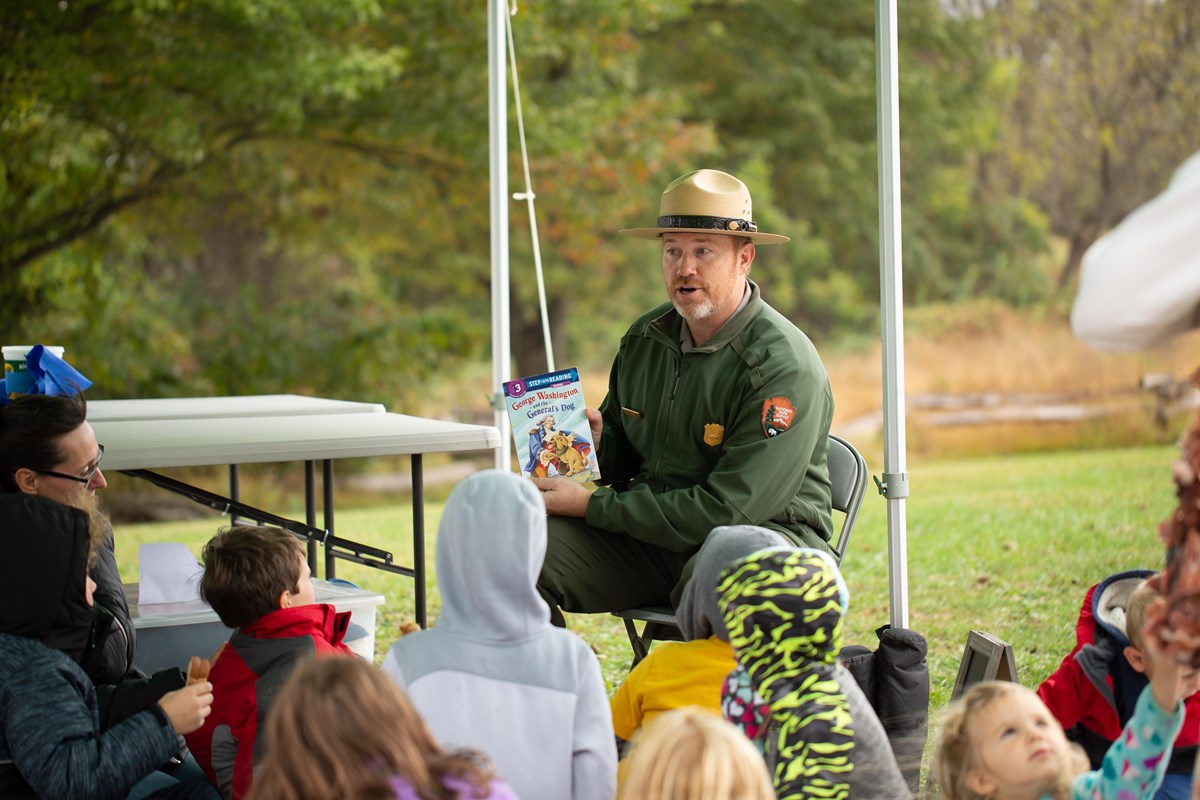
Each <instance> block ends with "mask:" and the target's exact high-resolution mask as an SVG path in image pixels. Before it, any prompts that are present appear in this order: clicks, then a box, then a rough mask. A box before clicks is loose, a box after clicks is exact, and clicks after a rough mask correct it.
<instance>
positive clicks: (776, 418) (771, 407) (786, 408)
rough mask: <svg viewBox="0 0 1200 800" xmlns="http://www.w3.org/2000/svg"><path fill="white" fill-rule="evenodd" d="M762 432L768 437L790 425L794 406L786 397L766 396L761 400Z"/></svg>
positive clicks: (794, 413) (794, 412)
mask: <svg viewBox="0 0 1200 800" xmlns="http://www.w3.org/2000/svg"><path fill="white" fill-rule="evenodd" d="M762 419H763V433H765V434H766V435H767V438H768V439H770V438H771V437H773V436H778V435H779V434H781V433H783V432H784V431H786V430H787V429H788V428H790V427H792V421H793V420H794V419H796V407H795V406H794V405H792V401H791V400H788V399H787V398H786V397H782V396H779V397H768V398H767V399H766V400H764V401H763V417H762Z"/></svg>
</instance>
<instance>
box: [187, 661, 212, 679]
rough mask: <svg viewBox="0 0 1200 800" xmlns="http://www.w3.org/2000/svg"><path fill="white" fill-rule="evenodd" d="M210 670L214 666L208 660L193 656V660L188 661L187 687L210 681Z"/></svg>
mask: <svg viewBox="0 0 1200 800" xmlns="http://www.w3.org/2000/svg"><path fill="white" fill-rule="evenodd" d="M210 669H212V664H211V663H210V662H209V660H208V659H207V658H201V657H200V656H192V658H191V660H190V661H188V671H187V683H186V684H185V685H186V686H191V685H193V684H196V683H203V682H204V681H206V680H208V671H209V670H210Z"/></svg>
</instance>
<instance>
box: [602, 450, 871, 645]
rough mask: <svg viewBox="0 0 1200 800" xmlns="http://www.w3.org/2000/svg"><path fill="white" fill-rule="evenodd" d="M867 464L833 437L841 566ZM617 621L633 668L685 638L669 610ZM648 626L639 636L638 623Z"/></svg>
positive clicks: (626, 614)
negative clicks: (662, 644)
mask: <svg viewBox="0 0 1200 800" xmlns="http://www.w3.org/2000/svg"><path fill="white" fill-rule="evenodd" d="M867 476H868V473H867V462H866V461H865V460H864V459H863V457H862V456H861V455H860V454H859V452H858V451H857V450H855V449H854V445H852V444H850V443H849V442H847V441H846V440H845V439H843V438H842V437H840V436H836V435H834V434H832V433H831V434H829V483H830V495H831V498H832V506H833V510H834V511H840V512H842V514H844V515H845V516H844V517H843V518H842V527H841V529H840V530H839V531H838V535H837V540H836V541H835V542H833V543H832V544H831V548H832V550H833V556H834V558H835V559H837V562H838V564H841V563H842V558H844V557H845V555H846V547H847V546H848V545H849V544H850V534H851V533H852V532H853V531H854V523H855V522H856V521H857V520H858V509H859V506H861V505H862V501H863V495H864V494H865V493H866V490H867ZM612 613H613V616H614V617H620V618H621V619H622V620H624V622H625V632H626V633H627V634H628V635H629V646H630V647H632V648H633V664H632V666H633V667H636V666H637V664H638V662H639V661H641V660H642V659H643V658H645V657H646V654H647V653H648V652H650V645H651V643H653V642H656V641H676V642H677V641H680V640H681V639H682V638H683V634H682V633H681V632H680V630H679V625H678V623H677V621H676V619H675V611H674V609H672V608H670V607H669V606H647V607H644V608H627V609H625V610H624V611H614V612H612ZM638 622H641V623H644V624H643V625H642V630H641V631H640V632H639V631H638V629H637V623H638Z"/></svg>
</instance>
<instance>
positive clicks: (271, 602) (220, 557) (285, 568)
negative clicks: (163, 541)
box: [187, 526, 354, 800]
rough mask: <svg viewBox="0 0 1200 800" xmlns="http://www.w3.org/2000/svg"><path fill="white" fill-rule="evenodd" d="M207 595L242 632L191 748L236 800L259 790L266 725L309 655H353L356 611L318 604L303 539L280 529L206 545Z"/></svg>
mask: <svg viewBox="0 0 1200 800" xmlns="http://www.w3.org/2000/svg"><path fill="white" fill-rule="evenodd" d="M203 556H204V577H203V578H202V579H201V581H200V595H201V597H203V598H204V600H205V601H206V602H207V603H208V604H209V605H211V606H212V608H213V610H214V611H216V612H217V616H219V617H220V618H221V622H223V623H225V624H226V625H227V626H229V627H230V628H233V629H234V634H233V635H232V636H230V637H229V642H228V643H226V645H225V646H224V648H223V649H222V650H221V653H220V656H219V657H218V658H217V660H216V662H215V663H214V664H213V666H212V671H211V672H210V673H209V676H208V679H209V682H211V683H212V685H213V704H212V714H210V715H209V717H208V719H207V720H205V723H204V726H203V727H201V728H200V729H199V730H197V731H195V732H194V733H190V734H188V736H187V743H188V748H189V749H190V750H191V751H192V755H193V756H195V758H196V761H197V762H198V763H199V764H200V766H201V767H202V768H203V769H204V772H205V773H206V774H207V775H208V777H209V779H210V780H211V781H213V783H214V784H216V786H217V788H218V789H220V791H221V794H222V795H223V796H224V797H225V798H227V800H229V799H230V798H233V799H234V800H236V798H240V797H243V796H244V795H245V794H246V793H247V791H248V790H249V788H250V781H251V778H252V776H253V768H254V765H255V764H257V763H258V761H259V759H260V758H261V756H262V752H263V748H264V743H263V739H262V738H261V736H260V735H259V729H260V727H262V725H263V720H265V719H266V716H267V710H268V708H269V705H270V703H271V701H272V699H273V698H274V697H275V695H276V693H277V692H278V691H279V687H280V686H282V684H283V682H284V680H285V679H287V677H288V676H289V675H290V674H291V672H292V670H293V668H294V667H295V666H296V663H297V662H298V661H299V660H300V659H302V658H304V657H306V656H314V655H315V656H323V655H345V656H353V655H354V653H353V652H352V651H351V650H350V648H348V647H346V645H344V644H342V639H343V637H344V636H345V635H346V628H347V626H348V625H349V624H350V614H349V613H341V614H339V613H336V612H335V610H334V607H333V606H331V605H328V604H326V603H317V602H316V593H315V590H314V588H313V582H312V571H311V570H310V569H309V566H308V562H307V560H306V559H305V557H304V548H303V546H302V545H301V544H300V540H299V539H297V538H296V537H295V536H293V535H292V534H290V533H288V532H287V531H284V530H282V529H280V528H270V527H251V526H243V527H235V528H227V529H223V530H221V531H220V532H218V533H217V535H216V536H214V537H213V538H212V539H210V540H209V542H208V544H206V545H205V546H204V553H203Z"/></svg>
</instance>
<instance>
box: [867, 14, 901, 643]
mask: <svg viewBox="0 0 1200 800" xmlns="http://www.w3.org/2000/svg"><path fill="white" fill-rule="evenodd" d="M875 53H876V57H875V64H876V81H875V85H876V104H877V108H878V116H877V118H878V135H879V142H878V143H879V278H880V280H879V286H880V295H881V296H880V303H881V311H882V313H881V331H880V334H881V336H882V345H883V436H884V442H883V479H882V481H881V482H880V488H881V491H883V493H884V496H885V497H886V498H887V518H888V586H889V588H890V596H891V612H892V613H891V624H892V627H893V628H907V627H908V533H907V529H906V524H905V498H906V497H907V496H908V472H907V466H906V460H905V447H906V445H905V439H904V281H903V274H904V264H903V258H902V256H901V250H900V241H901V239H900V103H899V97H900V89H899V81H898V69H899V68H898V65H897V57H896V0H876V3H875Z"/></svg>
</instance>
